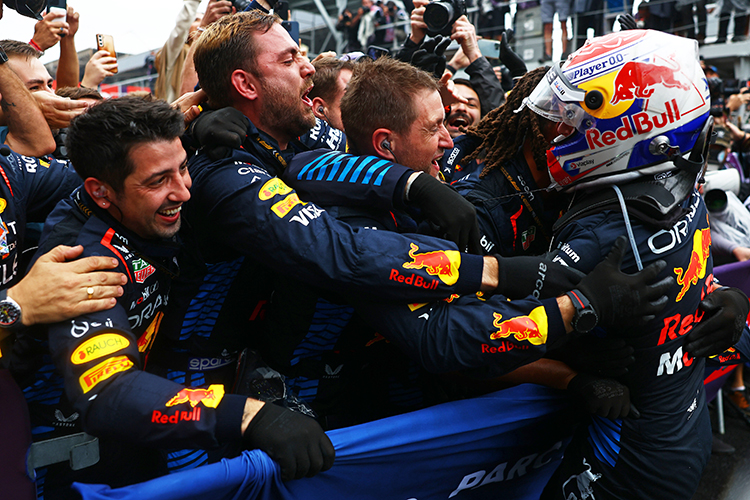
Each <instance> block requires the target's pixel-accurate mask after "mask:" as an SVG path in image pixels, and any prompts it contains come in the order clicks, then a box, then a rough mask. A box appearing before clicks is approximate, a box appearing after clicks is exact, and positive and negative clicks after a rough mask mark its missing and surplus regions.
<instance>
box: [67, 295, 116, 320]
mask: <svg viewBox="0 0 750 500" xmlns="http://www.w3.org/2000/svg"><path fill="white" fill-rule="evenodd" d="M115 304H117V299H115V298H114V297H111V298H104V299H91V300H83V301H81V302H79V303H78V306H76V316H80V315H83V314H91V313H95V312H99V311H106V310H108V309H112V308H113V307H115Z"/></svg>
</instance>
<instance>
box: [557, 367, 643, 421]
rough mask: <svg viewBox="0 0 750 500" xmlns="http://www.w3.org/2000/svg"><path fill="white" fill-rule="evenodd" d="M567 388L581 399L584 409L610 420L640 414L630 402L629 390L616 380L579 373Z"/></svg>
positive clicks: (636, 416) (635, 416) (638, 415)
mask: <svg viewBox="0 0 750 500" xmlns="http://www.w3.org/2000/svg"><path fill="white" fill-rule="evenodd" d="M568 390H569V391H571V392H573V393H575V394H576V395H577V396H578V397H580V398H581V399H582V400H583V405H584V407H585V408H586V411H588V412H589V413H593V414H595V415H599V416H600V417H604V418H608V419H610V420H617V419H618V418H625V417H627V416H628V415H630V414H631V413H632V416H633V418H639V417H640V416H641V415H640V413H639V412H638V410H637V409H636V408H635V407H634V406H633V405H632V404H631V403H630V390H629V389H628V388H627V386H624V385H622V384H621V383H620V382H618V381H617V380H612V379H609V378H599V377H597V376H594V375H589V374H588V373H579V374H578V375H576V376H575V377H573V380H571V381H570V383H569V384H568Z"/></svg>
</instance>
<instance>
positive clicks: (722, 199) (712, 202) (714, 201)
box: [705, 189, 728, 213]
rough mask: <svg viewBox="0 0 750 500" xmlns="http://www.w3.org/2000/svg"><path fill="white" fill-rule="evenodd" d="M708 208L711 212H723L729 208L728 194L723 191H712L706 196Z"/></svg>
mask: <svg viewBox="0 0 750 500" xmlns="http://www.w3.org/2000/svg"><path fill="white" fill-rule="evenodd" d="M705 200H706V207H707V208H708V211H709V212H713V213H716V212H723V211H724V209H726V208H727V202H728V200H727V193H726V192H724V190H722V189H712V190H710V191H709V192H707V193H706V195H705Z"/></svg>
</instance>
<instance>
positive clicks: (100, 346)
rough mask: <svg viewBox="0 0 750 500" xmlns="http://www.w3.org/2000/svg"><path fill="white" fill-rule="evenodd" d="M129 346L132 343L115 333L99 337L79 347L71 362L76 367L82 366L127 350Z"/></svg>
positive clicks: (74, 352)
mask: <svg viewBox="0 0 750 500" xmlns="http://www.w3.org/2000/svg"><path fill="white" fill-rule="evenodd" d="M129 345H130V341H129V340H128V339H126V338H125V337H123V336H122V335H118V334H115V333H105V334H104V335H97V336H96V337H92V338H90V339H88V340H87V341H85V342H84V343H83V344H81V345H79V346H78V349H76V350H75V351H73V355H72V356H71V357H70V361H71V362H72V363H73V364H74V365H81V364H83V363H88V362H89V361H93V360H95V359H99V358H101V357H102V356H107V355H109V354H112V353H113V352H117V351H119V350H121V349H125V348H126V347H127V346H129Z"/></svg>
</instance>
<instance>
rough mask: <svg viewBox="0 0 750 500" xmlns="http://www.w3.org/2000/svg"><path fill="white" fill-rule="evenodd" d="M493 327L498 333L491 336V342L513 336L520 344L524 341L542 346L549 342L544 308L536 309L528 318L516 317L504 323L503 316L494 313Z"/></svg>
mask: <svg viewBox="0 0 750 500" xmlns="http://www.w3.org/2000/svg"><path fill="white" fill-rule="evenodd" d="M492 316H493V317H494V321H493V322H492V326H494V327H495V328H497V331H496V332H495V333H493V334H491V335H490V340H497V339H505V338H508V337H510V336H511V335H512V336H513V338H515V339H516V340H517V341H519V342H523V341H524V340H526V341H528V342H529V343H531V344H532V345H542V344H544V343H546V342H547V311H545V310H544V307H543V306H539V307H537V308H535V309H534V310H533V311H531V313H530V314H529V315H528V316H516V317H515V318H511V319H507V320H505V321H502V319H503V315H502V314H500V313H492Z"/></svg>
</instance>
